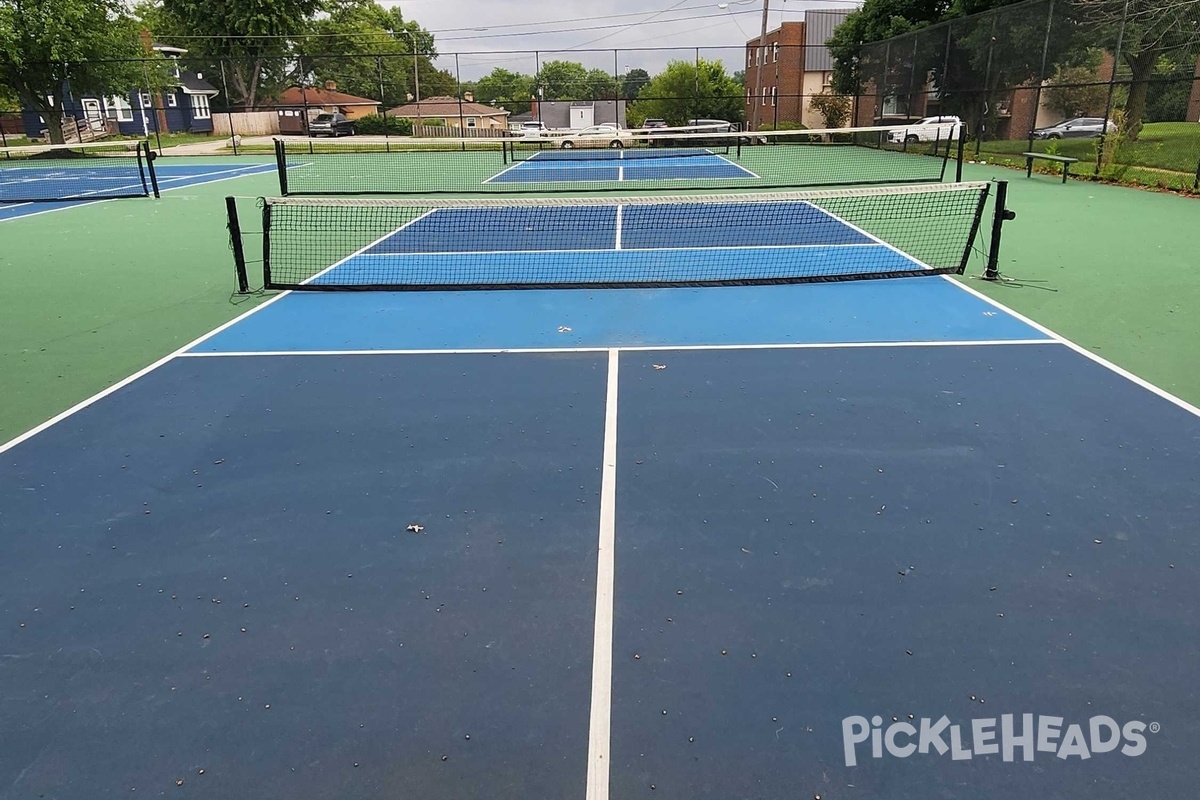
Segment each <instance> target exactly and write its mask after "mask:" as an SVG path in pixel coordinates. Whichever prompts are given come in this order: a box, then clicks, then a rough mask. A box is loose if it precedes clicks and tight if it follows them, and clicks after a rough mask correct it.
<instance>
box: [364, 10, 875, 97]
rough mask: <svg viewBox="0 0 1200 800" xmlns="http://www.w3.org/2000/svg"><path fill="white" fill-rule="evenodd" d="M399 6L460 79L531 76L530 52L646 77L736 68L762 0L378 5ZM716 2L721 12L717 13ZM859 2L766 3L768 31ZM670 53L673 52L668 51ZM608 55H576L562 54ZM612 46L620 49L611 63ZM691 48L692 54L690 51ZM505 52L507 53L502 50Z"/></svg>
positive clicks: (758, 17) (756, 24)
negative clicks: (508, 73) (501, 71)
mask: <svg viewBox="0 0 1200 800" xmlns="http://www.w3.org/2000/svg"><path fill="white" fill-rule="evenodd" d="M381 2H382V4H383V5H385V6H399V7H400V8H401V10H402V11H403V13H404V17H405V19H414V20H416V21H417V22H418V23H420V24H421V25H422V26H423V27H424V28H426V29H427V30H429V31H432V32H433V33H434V36H435V39H436V41H437V48H438V51H439V52H440V53H443V54H445V55H443V57H442V58H441V59H440V60H439V66H442V67H446V68H449V69H451V70H453V69H454V59H453V57H452V56H450V55H449V54H452V53H455V52H457V53H459V54H460V56H459V64H460V66H461V69H462V77H463V78H464V79H466V80H471V79H474V78H477V77H479V76H480V75H482V74H484V73H486V72H489V71H491V69H493V68H494V67H505V68H507V69H512V70H518V71H521V72H525V73H530V74H532V73H533V72H535V71H536V68H535V62H534V57H533V55H532V54H526V53H524V52H521V53H517V52H512V51H533V50H539V51H542V52H545V53H548V54H549V55H547V56H543V60H546V59H549V58H563V57H566V58H570V59H571V60H573V61H580V62H583V63H584V64H585V65H586V66H588V67H600V68H603V69H606V70H608V71H610V72H611V71H613V70H614V69H616V70H617V71H618V72H624V71H625V68H626V67H642V68H643V69H646V70H648V71H649V72H651V73H654V72H656V71H658V70H659V69H661V68H662V67H663V66H664V65H665V64H666V63H667V61H669V60H670V59H671V58H689V59H690V58H694V57H695V48H697V47H700V48H703V49H702V50H701V55H702V56H704V57H706V58H721V59H722V60H724V61H725V62H726V65H727V66H728V68H729V69H730V70H734V69H740V68H741V66H742V64H741V53H742V50H741V47H742V45H743V44H744V43H745V42H746V40H747V39H749V38H752V37H754V36H756V35H758V31H759V26H760V25H761V23H762V2H761V0H711V1H709V0H381ZM719 4H720V5H726V6H727V7H726V8H724V9H722V8H720V7H719ZM858 4H859V2H858V0H771V2H770V5H771V15H770V23H769V25H770V27H771V28H775V27H778V26H779V23H780V21H781V20H786V21H799V20H802V19H804V10H805V9H806V8H840V9H845V8H853V7H855V6H857V5H858ZM668 48H679V49H677V50H674V51H673V52H672V51H671V50H669V49H668ZM582 49H597V50H607V52H593V53H574V54H572V55H570V56H564V55H563V54H562V53H561V52H553V51H564V50H582ZM613 49H617V50H619V52H618V53H617V54H616V56H615V58H614V55H613V52H612V51H613ZM688 49H690V52H689V50H688ZM506 51H508V52H506Z"/></svg>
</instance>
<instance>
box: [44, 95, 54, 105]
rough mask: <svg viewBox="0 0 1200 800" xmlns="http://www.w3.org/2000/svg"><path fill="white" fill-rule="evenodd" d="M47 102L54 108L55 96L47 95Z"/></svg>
mask: <svg viewBox="0 0 1200 800" xmlns="http://www.w3.org/2000/svg"><path fill="white" fill-rule="evenodd" d="M46 102H47V103H49V104H50V107H51V108H54V98H53V97H51V96H50V95H46Z"/></svg>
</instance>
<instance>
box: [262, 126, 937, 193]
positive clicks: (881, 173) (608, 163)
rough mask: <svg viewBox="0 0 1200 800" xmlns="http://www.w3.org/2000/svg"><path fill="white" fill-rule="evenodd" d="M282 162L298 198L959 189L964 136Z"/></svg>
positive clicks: (616, 136) (478, 147)
mask: <svg viewBox="0 0 1200 800" xmlns="http://www.w3.org/2000/svg"><path fill="white" fill-rule="evenodd" d="M276 156H277V160H278V167H279V173H280V187H281V191H283V193H284V194H286V195H308V194H421V195H428V194H435V193H443V192H444V193H454V194H489V193H494V194H514V193H522V192H554V191H558V192H579V191H621V190H626V191H628V190H643V189H645V190H664V189H665V190H677V189H764V188H784V189H786V188H791V187H797V186H839V185H851V184H885V183H915V182H922V181H940V180H943V179H951V180H952V179H953V178H954V176H955V173H956V169H955V165H954V161H955V159H956V158H957V157H958V128H957V127H956V126H955V125H952V124H945V125H926V126H905V125H898V126H895V127H874V128H864V129H858V128H850V129H847V128H837V129H830V130H803V131H775V132H761V133H759V132H753V133H748V132H740V131H736V130H729V129H726V130H710V131H701V132H697V130H696V129H695V128H680V129H660V130H655V131H626V130H619V129H616V128H612V129H605V130H600V131H593V132H586V131H585V132H580V133H577V134H571V133H539V134H536V135H527V136H520V137H504V138H500V137H496V138H470V139H408V140H403V139H390V140H379V141H370V140H366V139H364V138H363V137H357V138H356V139H355V140H353V141H350V140H341V141H313V140H285V139H281V140H278V141H277V144H276Z"/></svg>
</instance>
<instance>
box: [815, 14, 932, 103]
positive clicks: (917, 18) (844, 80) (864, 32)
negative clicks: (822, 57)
mask: <svg viewBox="0 0 1200 800" xmlns="http://www.w3.org/2000/svg"><path fill="white" fill-rule="evenodd" d="M949 10H950V3H949V2H948V0H866V2H864V3H863V5H862V7H861V8H859V9H857V10H855V11H852V12H850V14H849V15H848V16H847V17H846V19H845V20H843V21H842V24H841V25H838V26H837V27H836V28H834V31H833V36H832V37H830V39H829V40H828V41H827V42H826V43H825V44H826V46H827V47H828V48H829V52H830V54H831V55H832V56H833V58H834V68H833V90H834V91H835V92H836V93H838V94H848V95H857V94H861V89H862V86H863V84H864V80H863V76H862V74H861V71H860V69H859V59H860V57H861V55H862V48H863V47H864V45H866V44H868V43H871V42H880V41H882V40H884V39H889V38H891V37H893V36H899V35H900V34H902V33H908V32H909V31H910V30H913V29H914V28H920V27H924V26H926V25H931V24H933V23H935V22H938V21H940V20H941V19H943V18H944V17H945V15H946V14H947V12H948V11H949Z"/></svg>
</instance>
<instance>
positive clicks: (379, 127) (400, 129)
mask: <svg viewBox="0 0 1200 800" xmlns="http://www.w3.org/2000/svg"><path fill="white" fill-rule="evenodd" d="M354 130H355V132H356V133H365V134H369V135H377V136H378V135H383V134H386V135H388V136H412V130H413V126H412V120H410V119H401V118H399V117H385V116H382V115H380V114H371V115H370V116H366V117H361V118H359V119H356V120H354Z"/></svg>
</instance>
